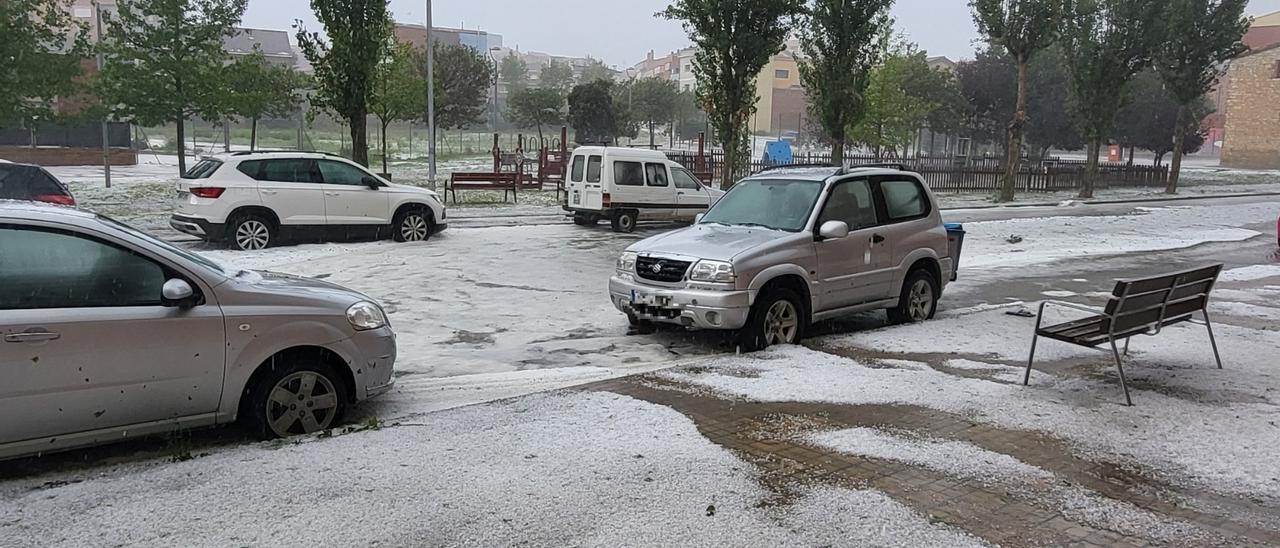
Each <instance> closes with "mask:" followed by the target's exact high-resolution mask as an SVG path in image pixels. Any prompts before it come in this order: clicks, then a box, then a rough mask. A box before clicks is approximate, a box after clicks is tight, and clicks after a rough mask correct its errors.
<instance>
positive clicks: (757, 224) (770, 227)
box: [738, 223, 778, 230]
mask: <svg viewBox="0 0 1280 548" xmlns="http://www.w3.org/2000/svg"><path fill="white" fill-rule="evenodd" d="M738 226H754V227H760V228H767V229H769V230H778V229H777V228H775V227H772V226H769V225H762V224H760V223H738Z"/></svg>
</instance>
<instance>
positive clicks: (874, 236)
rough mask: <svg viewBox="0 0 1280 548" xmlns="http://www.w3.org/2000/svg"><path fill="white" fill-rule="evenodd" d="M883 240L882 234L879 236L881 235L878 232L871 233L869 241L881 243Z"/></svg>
mask: <svg viewBox="0 0 1280 548" xmlns="http://www.w3.org/2000/svg"><path fill="white" fill-rule="evenodd" d="M883 241H884V236H881V235H879V234H872V235H871V243H873V244H878V243H881V242H883Z"/></svg>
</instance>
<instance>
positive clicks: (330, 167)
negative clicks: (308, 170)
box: [316, 160, 369, 186]
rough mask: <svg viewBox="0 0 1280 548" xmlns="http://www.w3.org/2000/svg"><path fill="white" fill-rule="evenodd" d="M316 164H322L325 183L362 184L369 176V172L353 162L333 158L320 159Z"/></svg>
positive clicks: (321, 173)
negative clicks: (338, 160) (336, 160)
mask: <svg viewBox="0 0 1280 548" xmlns="http://www.w3.org/2000/svg"><path fill="white" fill-rule="evenodd" d="M316 164H318V165H319V166H320V180H321V181H322V182H324V183H325V184H330V185H349V186H361V185H364V178H365V177H369V174H368V173H365V172H364V171H362V170H361V169H360V168H358V167H356V166H353V165H351V164H344V163H342V162H335V161H333V160H320V161H319V162H316Z"/></svg>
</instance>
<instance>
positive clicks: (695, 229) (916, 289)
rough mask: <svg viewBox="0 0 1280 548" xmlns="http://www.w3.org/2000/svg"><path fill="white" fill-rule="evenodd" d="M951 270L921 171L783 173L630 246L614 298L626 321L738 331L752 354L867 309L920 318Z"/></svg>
mask: <svg viewBox="0 0 1280 548" xmlns="http://www.w3.org/2000/svg"><path fill="white" fill-rule="evenodd" d="M952 272H953V261H952V259H951V257H950V256H949V255H948V244H947V231H946V228H945V227H944V226H943V223H942V217H941V214H940V213H939V211H938V203H937V200H936V199H935V198H934V196H933V193H932V192H931V191H930V190H929V187H928V185H926V184H925V183H924V180H923V179H921V177H920V176H919V175H918V174H915V173H910V172H907V171H904V170H902V169H901V168H900V167H862V168H843V169H841V168H779V169H773V170H768V171H765V172H763V173H760V174H759V175H755V176H752V177H749V178H747V179H744V180H742V181H740V182H739V183H738V184H736V185H734V187H733V188H732V189H731V190H730V191H729V192H728V193H727V194H725V195H724V197H722V198H720V200H719V201H718V202H716V204H715V205H714V206H713V207H712V208H711V209H710V210H709V211H707V213H706V214H705V215H704V216H702V217H701V218H700V219H699V220H698V221H697V222H696V223H695V224H694V225H693V226H690V227H688V228H684V229H680V230H676V231H673V232H668V233H666V234H660V235H657V236H653V237H651V238H647V239H645V240H642V241H640V242H637V243H635V244H633V245H632V246H630V247H628V248H627V250H626V252H625V253H623V254H622V256H621V257H619V258H618V264H617V272H616V274H615V275H614V276H613V277H612V278H611V279H610V280H609V294H610V298H611V299H612V301H613V304H614V306H616V307H617V308H618V310H620V311H622V312H623V313H625V314H626V315H627V318H628V319H629V320H630V321H631V323H632V324H633V325H640V324H644V323H648V322H663V323H672V324H678V325H683V326H685V327H688V328H698V329H723V330H739V334H740V335H739V341H740V345H741V347H742V348H743V349H744V350H748V351H750V350H758V349H761V348H764V347H766V346H769V345H772V344H792V343H795V342H797V341H799V340H800V337H801V336H802V335H803V334H804V331H805V329H806V328H807V327H808V326H809V325H811V324H812V323H813V322H816V321H820V320H826V319H830V318H835V317H839V316H844V315H848V314H853V313H858V312H863V311H867V310H875V309H881V308H883V309H887V310H888V312H889V317H890V319H891V320H893V321H895V322H919V321H924V320H927V319H929V318H932V317H933V314H934V312H935V309H936V308H937V303H938V298H939V296H940V295H941V293H942V290H943V288H944V287H945V285H946V283H947V282H948V281H949V280H951V279H953V277H952Z"/></svg>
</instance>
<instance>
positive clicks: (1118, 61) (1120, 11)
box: [1062, 0, 1162, 198]
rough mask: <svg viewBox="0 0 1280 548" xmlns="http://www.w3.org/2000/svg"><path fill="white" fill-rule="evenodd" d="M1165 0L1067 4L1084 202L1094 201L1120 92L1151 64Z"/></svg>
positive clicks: (1066, 41)
mask: <svg viewBox="0 0 1280 548" xmlns="http://www.w3.org/2000/svg"><path fill="white" fill-rule="evenodd" d="M1160 1H1162V0H1068V4H1067V17H1066V18H1065V19H1064V21H1063V27H1064V30H1063V32H1062V47H1063V51H1064V52H1065V53H1066V58H1067V66H1068V67H1069V68H1070V71H1071V107H1072V108H1071V110H1072V112H1073V113H1074V114H1075V116H1074V118H1075V121H1076V127H1077V129H1079V130H1080V134H1081V135H1082V136H1083V137H1084V138H1085V140H1087V141H1088V143H1089V146H1088V150H1089V152H1088V157H1089V160H1088V165H1087V166H1086V168H1085V177H1084V184H1083V185H1081V187H1080V197H1081V198H1092V197H1093V186H1094V179H1095V178H1096V176H1097V173H1098V156H1099V152H1100V150H1101V148H1102V145H1103V143H1104V141H1106V140H1107V139H1108V138H1109V137H1110V136H1111V132H1112V130H1113V129H1114V123H1115V116H1116V111H1118V110H1120V107H1121V106H1123V103H1124V100H1125V96H1124V93H1121V92H1120V91H1119V90H1122V89H1124V86H1125V84H1127V83H1128V82H1129V80H1131V79H1132V78H1133V76H1134V75H1135V74H1137V73H1138V71H1140V70H1142V68H1143V67H1144V66H1146V64H1147V63H1148V62H1149V59H1150V51H1151V46H1152V44H1151V40H1152V38H1153V37H1154V36H1155V33H1154V32H1153V28H1154V25H1155V17H1156V16H1157V15H1158V14H1159V10H1157V9H1156V7H1157V6H1158V5H1159V2H1160Z"/></svg>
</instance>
